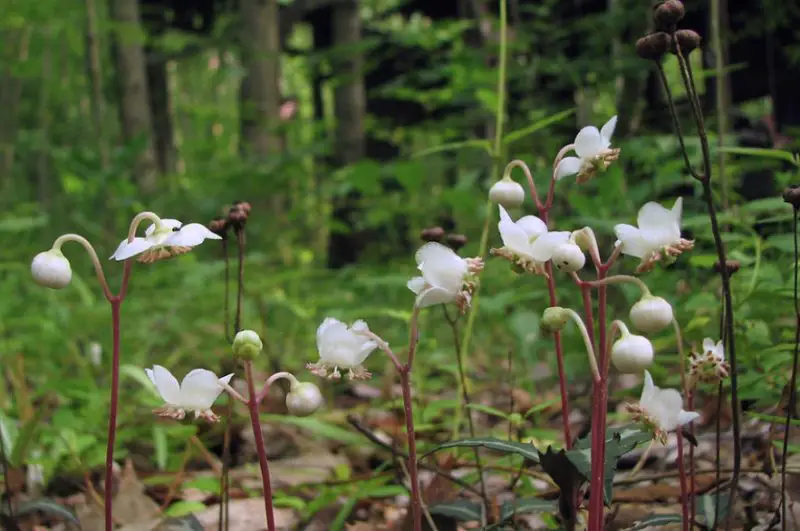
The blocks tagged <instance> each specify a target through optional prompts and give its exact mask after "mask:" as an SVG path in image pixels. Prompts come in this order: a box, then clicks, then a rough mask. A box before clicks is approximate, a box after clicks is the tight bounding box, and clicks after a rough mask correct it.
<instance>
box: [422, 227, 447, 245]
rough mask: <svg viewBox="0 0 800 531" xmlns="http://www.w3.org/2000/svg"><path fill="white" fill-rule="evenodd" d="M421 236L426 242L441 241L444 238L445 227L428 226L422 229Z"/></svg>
mask: <svg viewBox="0 0 800 531" xmlns="http://www.w3.org/2000/svg"><path fill="white" fill-rule="evenodd" d="M419 237H420V238H421V239H422V241H424V242H440V241H442V238H444V229H443V228H441V227H428V228H427V229H422V232H420V234H419Z"/></svg>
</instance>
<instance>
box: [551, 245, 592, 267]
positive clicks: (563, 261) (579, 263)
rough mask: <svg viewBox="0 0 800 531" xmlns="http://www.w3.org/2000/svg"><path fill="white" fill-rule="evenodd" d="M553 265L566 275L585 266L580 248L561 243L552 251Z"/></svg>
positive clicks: (584, 259) (584, 257) (584, 258)
mask: <svg viewBox="0 0 800 531" xmlns="http://www.w3.org/2000/svg"><path fill="white" fill-rule="evenodd" d="M552 260H553V263H554V264H555V265H556V267H557V268H558V269H559V270H561V271H564V272H566V273H572V272H574V271H580V270H581V269H583V266H584V265H585V264H586V256H585V255H584V254H583V251H581V248H580V247H578V246H577V245H576V244H574V243H571V242H566V243H562V244H561V245H559V246H558V247H556V249H555V250H554V251H553V257H552Z"/></svg>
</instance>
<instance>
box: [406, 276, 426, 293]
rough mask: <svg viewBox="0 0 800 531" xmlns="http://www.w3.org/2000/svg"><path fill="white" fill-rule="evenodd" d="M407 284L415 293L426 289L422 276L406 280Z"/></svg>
mask: <svg viewBox="0 0 800 531" xmlns="http://www.w3.org/2000/svg"><path fill="white" fill-rule="evenodd" d="M406 286H407V287H408V289H410V290H411V291H413V292H414V294H415V295H419V292H420V291H422V290H423V289H425V279H424V278H422V277H414V278H412V279H411V280H409V281H408V282H406Z"/></svg>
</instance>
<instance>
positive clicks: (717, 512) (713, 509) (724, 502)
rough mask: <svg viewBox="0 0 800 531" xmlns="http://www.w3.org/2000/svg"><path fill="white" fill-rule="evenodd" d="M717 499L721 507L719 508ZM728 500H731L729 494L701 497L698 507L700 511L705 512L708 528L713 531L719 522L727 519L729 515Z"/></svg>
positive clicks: (721, 493) (722, 493)
mask: <svg viewBox="0 0 800 531" xmlns="http://www.w3.org/2000/svg"><path fill="white" fill-rule="evenodd" d="M717 498H719V507H717ZM728 500H730V493H729V492H720V493H718V494H704V495H703V496H700V499H699V500H698V501H699V503H698V505H699V506H700V510H701V511H703V517H704V518H705V521H706V527H709V528H711V529H713V528H714V527H715V526H716V525H717V522H718V521H722V520H724V519H725V517H726V516H727V514H728V507H729V504H728Z"/></svg>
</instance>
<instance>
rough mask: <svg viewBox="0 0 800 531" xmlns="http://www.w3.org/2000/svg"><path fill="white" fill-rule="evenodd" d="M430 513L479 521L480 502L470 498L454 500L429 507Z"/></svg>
mask: <svg viewBox="0 0 800 531" xmlns="http://www.w3.org/2000/svg"><path fill="white" fill-rule="evenodd" d="M429 510H430V513H431V514H432V515H434V514H438V515H440V516H447V517H448V518H453V519H455V520H458V521H459V522H480V520H481V504H480V503H478V502H474V501H470V500H456V501H452V502H448V503H440V504H437V505H434V506H432V507H430V509H429Z"/></svg>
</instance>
